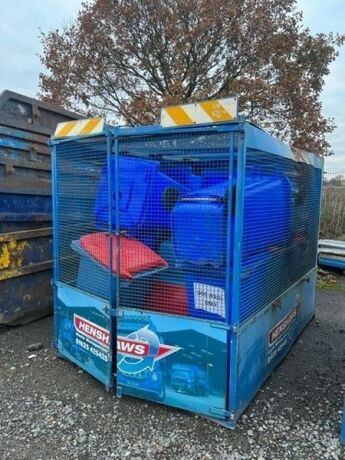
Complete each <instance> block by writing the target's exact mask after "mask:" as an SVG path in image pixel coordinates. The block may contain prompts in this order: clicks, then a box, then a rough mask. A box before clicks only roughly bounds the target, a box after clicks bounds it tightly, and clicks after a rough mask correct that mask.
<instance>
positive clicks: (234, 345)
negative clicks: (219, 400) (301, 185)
mask: <svg viewBox="0 0 345 460" xmlns="http://www.w3.org/2000/svg"><path fill="white" fill-rule="evenodd" d="M245 167H246V136H245V127H244V125H243V124H242V125H241V126H240V127H239V130H238V148H237V168H236V170H237V174H236V177H237V180H236V205H235V224H234V247H233V256H234V258H233V279H232V292H231V312H232V316H231V324H230V326H231V329H230V356H229V359H230V375H229V412H230V418H231V420H235V418H236V411H237V383H238V372H237V370H238V365H237V360H238V326H239V317H240V312H239V307H240V289H241V266H242V237H243V235H242V233H243V232H242V230H243V209H244V187H245Z"/></svg>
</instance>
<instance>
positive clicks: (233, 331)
mask: <svg viewBox="0 0 345 460" xmlns="http://www.w3.org/2000/svg"><path fill="white" fill-rule="evenodd" d="M238 330H239V327H238V325H237V324H232V325H231V326H230V331H231V332H232V333H233V334H238Z"/></svg>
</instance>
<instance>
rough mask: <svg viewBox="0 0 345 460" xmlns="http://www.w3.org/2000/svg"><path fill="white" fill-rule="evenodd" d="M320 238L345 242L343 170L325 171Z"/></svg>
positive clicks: (344, 176) (344, 185)
mask: <svg viewBox="0 0 345 460" xmlns="http://www.w3.org/2000/svg"><path fill="white" fill-rule="evenodd" d="M320 238H326V239H337V240H342V241H345V169H338V170H327V169H325V172H324V178H323V200H322V213H321V228H320Z"/></svg>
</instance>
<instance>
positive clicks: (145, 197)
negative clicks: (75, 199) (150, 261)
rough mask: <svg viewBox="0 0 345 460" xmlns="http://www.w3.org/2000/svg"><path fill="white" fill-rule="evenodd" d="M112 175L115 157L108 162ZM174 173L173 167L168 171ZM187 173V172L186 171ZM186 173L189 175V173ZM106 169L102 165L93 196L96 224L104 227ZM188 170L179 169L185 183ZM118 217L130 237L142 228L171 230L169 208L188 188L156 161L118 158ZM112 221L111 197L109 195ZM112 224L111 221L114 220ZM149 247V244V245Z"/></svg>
mask: <svg viewBox="0 0 345 460" xmlns="http://www.w3.org/2000/svg"><path fill="white" fill-rule="evenodd" d="M112 168H113V177H115V158H113V161H112ZM172 172H173V173H174V174H173V175H175V176H177V175H178V173H177V171H176V168H175V169H174V171H172ZM190 174H191V172H190ZM190 174H189V175H190ZM107 176H108V171H107V167H106V166H104V167H103V169H102V174H101V180H100V183H99V187H98V190H97V196H96V209H95V212H96V224H97V228H98V229H104V227H105V226H106V225H107V223H108V211H109V209H108V182H107V181H108V177H107ZM187 176H188V172H186V171H184V170H183V169H181V179H182V180H183V182H185V183H187V182H188V181H187ZM119 182H120V184H119V192H120V197H119V219H120V226H121V230H126V231H128V234H129V235H131V236H134V237H137V236H138V232H139V231H140V230H142V229H151V230H154V231H162V230H169V231H170V229H171V210H172V208H173V206H174V204H175V203H176V201H177V199H178V198H179V196H182V195H185V194H186V193H188V192H189V191H190V190H191V189H190V188H188V187H187V185H183V184H182V183H179V182H177V181H176V180H174V179H172V178H171V177H169V176H167V175H166V174H164V173H163V172H161V171H160V163H159V162H158V161H153V160H143V159H140V158H130V157H123V156H122V157H121V158H120V159H119ZM113 210H114V220H115V196H113ZM114 224H115V222H114ZM150 246H152V243H151V244H150Z"/></svg>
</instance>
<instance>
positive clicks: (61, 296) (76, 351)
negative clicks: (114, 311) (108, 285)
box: [56, 284, 111, 385]
mask: <svg viewBox="0 0 345 460" xmlns="http://www.w3.org/2000/svg"><path fill="white" fill-rule="evenodd" d="M57 302H58V303H57V311H56V314H57V315H58V316H59V321H58V324H57V341H56V344H57V350H58V352H59V353H60V354H61V355H62V356H63V357H65V358H67V359H69V360H70V361H72V362H74V363H75V364H77V365H78V366H80V367H81V368H82V369H84V370H85V371H87V372H89V373H90V374H91V375H93V376H94V377H95V378H96V379H97V380H100V381H101V382H102V383H104V385H110V382H111V376H110V375H109V372H108V369H109V367H108V363H109V361H110V360H111V355H110V353H109V350H110V335H109V329H108V323H109V313H108V312H109V305H108V304H107V303H106V302H104V301H102V300H100V299H98V298H97V297H94V296H91V295H89V294H85V293H83V292H82V291H80V290H78V289H75V288H72V287H69V286H67V285H64V284H59V285H58V287H57Z"/></svg>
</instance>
